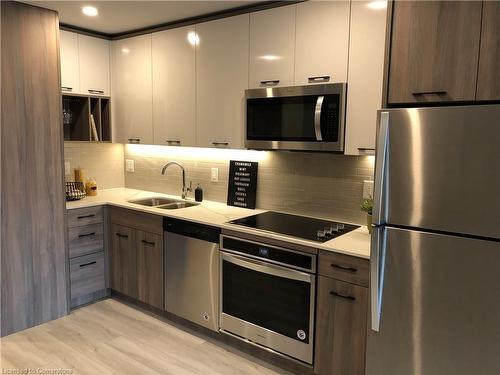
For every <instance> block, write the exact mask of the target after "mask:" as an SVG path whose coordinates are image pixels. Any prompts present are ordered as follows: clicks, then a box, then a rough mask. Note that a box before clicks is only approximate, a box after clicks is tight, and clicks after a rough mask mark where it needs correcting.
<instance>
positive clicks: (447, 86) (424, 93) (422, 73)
mask: <svg viewBox="0 0 500 375" xmlns="http://www.w3.org/2000/svg"><path fill="white" fill-rule="evenodd" d="M393 6H394V8H393V15H392V33H391V35H392V39H391V53H390V66H389V82H388V103H389V104H404V103H420V102H451V101H473V100H475V97H476V82H477V79H476V78H477V70H478V57H479V43H480V34H481V11H482V6H483V4H482V3H481V2H480V1H395V2H394V4H393Z"/></svg>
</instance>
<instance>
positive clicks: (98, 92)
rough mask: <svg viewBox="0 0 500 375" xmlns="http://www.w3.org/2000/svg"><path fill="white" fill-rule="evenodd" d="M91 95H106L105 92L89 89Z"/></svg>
mask: <svg viewBox="0 0 500 375" xmlns="http://www.w3.org/2000/svg"><path fill="white" fill-rule="evenodd" d="M89 93H91V94H104V90H98V89H89Z"/></svg>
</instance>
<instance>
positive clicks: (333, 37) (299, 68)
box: [294, 1, 351, 85]
mask: <svg viewBox="0 0 500 375" xmlns="http://www.w3.org/2000/svg"><path fill="white" fill-rule="evenodd" d="M350 7H351V4H350V2H349V1H306V2H303V3H299V4H297V19H296V30H295V34H296V41H295V79H294V82H295V85H307V84H311V83H333V82H347V57H348V49H349V13H350Z"/></svg>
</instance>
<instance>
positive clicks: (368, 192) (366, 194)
mask: <svg viewBox="0 0 500 375" xmlns="http://www.w3.org/2000/svg"><path fill="white" fill-rule="evenodd" d="M363 199H373V181H369V180H365V181H363Z"/></svg>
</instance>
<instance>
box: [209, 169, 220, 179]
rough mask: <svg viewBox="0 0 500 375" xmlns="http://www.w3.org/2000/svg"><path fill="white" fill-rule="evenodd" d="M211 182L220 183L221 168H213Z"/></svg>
mask: <svg viewBox="0 0 500 375" xmlns="http://www.w3.org/2000/svg"><path fill="white" fill-rule="evenodd" d="M210 181H212V182H219V168H212V170H211V173H210Z"/></svg>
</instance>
